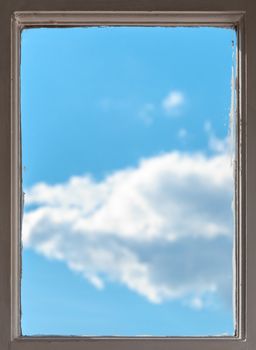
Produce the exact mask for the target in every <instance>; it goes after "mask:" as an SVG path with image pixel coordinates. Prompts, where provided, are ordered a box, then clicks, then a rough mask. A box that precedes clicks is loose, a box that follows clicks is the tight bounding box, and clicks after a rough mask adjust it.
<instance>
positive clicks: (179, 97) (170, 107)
mask: <svg viewBox="0 0 256 350" xmlns="http://www.w3.org/2000/svg"><path fill="white" fill-rule="evenodd" d="M184 102H185V97H184V94H183V93H182V92H181V91H177V90H173V91H171V92H170V93H169V94H168V95H167V96H166V97H165V99H164V100H163V103H162V105H163V108H164V110H165V111H166V112H167V113H169V114H173V113H175V114H176V113H177V112H178V108H179V107H181V106H182V105H183V104H184Z"/></svg>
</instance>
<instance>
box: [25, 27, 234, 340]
mask: <svg viewBox="0 0 256 350" xmlns="http://www.w3.org/2000/svg"><path fill="white" fill-rule="evenodd" d="M235 41H236V37H235V32H234V31H233V30H231V29H221V28H159V27H156V28H142V27H137V28H136V27H133V28H127V27H116V28H63V29H57V28H52V29H46V28H39V29H26V30H24V31H23V32H22V47H21V118H22V160H23V187H24V192H25V193H26V195H25V217H24V233H23V244H24V249H23V255H22V258H23V262H22V266H23V272H22V332H23V334H25V335H35V334H44V335H46V334H57V335H70V334H72V335H173V336H187V335H192V336H194V335H221V334H231V335H232V334H234V326H233V311H234V310H233V308H232V242H233V221H232V220H233V217H232V210H231V206H232V191H233V187H232V168H231V167H230V157H229V156H230V154H229V153H228V152H229V151H228V137H227V136H228V132H229V119H230V104H231V69H232V64H233V63H234V62H233V60H234V58H232V57H233V56H232V55H233V51H234V48H233V45H232V42H233V43H234V44H235ZM150 169H152V172H151V170H150ZM170 169H171V170H170ZM151 174H152V175H151ZM74 177H75V178H74ZM72 179H73V180H72ZM38 184H41V187H40V185H38ZM38 186H39V187H38ZM165 194H166V195H165ZM167 194H170V195H169V196H167ZM129 196H131V198H130V197H129ZM170 198H171V199H170ZM91 203H92V204H91ZM177 203H178V204H177ZM160 204H161V205H160ZM160 207H161V208H160ZM152 208H155V209H154V211H153V209H152ZM113 211H115V212H116V213H117V214H113ZM175 213H176V214H175ZM143 220H144V221H143ZM145 232H146V233H145ZM95 252H96V253H95ZM203 252H205V254H203ZM95 255H96V256H95ZM127 264H128V265H129V266H128V265H127ZM203 265H207V266H206V267H205V269H204V268H203V267H204V266H203ZM116 266H119V267H118V268H117V267H116ZM127 266H128V267H127ZM131 266H132V267H131ZM191 276H192V277H191ZM193 276H194V277H193ZM209 276H210V277H209Z"/></svg>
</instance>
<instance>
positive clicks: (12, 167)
mask: <svg viewBox="0 0 256 350" xmlns="http://www.w3.org/2000/svg"><path fill="white" fill-rule="evenodd" d="M255 16H256V6H255V4H254V1H253V0H247V1H243V0H236V1H231V0H214V1H211V0H205V1H201V0H173V1H172V2H170V1H168V0H158V1H153V0H148V1H146V0H141V1H133V0H131V1H129V2H128V1H127V2H124V1H121V0H87V1H80V0H74V1H73V2H72V1H71V0H44V1H39V0H34V1H33V0H27V1H21V0H10V1H6V2H5V1H3V2H1V4H0V28H1V39H2V40H1V41H0V46H1V53H2V54H1V55H0V67H1V68H0V72H1V81H0V159H1V167H0V194H1V195H0V322H1V323H0V324H1V329H0V348H1V349H2V350H34V349H37V350H41V349H44V350H60V349H63V350H67V349H72V350H82V349H83V350H103V349H104V350H110V349H111V350H120V349H122V350H141V349H145V350H167V349H169V350H254V349H255V348H256V332H255V330H254V327H255V324H256V303H255V295H256V276H255V273H254V269H255V267H256V254H255V251H254V250H255V247H256V235H255V233H254V231H255V229H256V215H255V214H254V208H256V159H255V158H256V156H255V154H256V151H255V150H256V137H255V134H256V117H255V116H254V113H256V65H255V62H256V45H255V43H254V41H255V38H256V20H255ZM92 25H127V26H129V25H143V26H154V25H162V26H167V25H168V26H228V27H230V26H233V27H235V28H236V30H237V33H238V71H237V106H238V113H237V167H236V168H237V176H236V180H237V183H236V204H237V205H236V219H237V224H236V227H237V230H236V260H237V268H236V288H237V300H236V313H237V334H236V335H235V336H234V337H229V336H221V337H65V336H59V337H56V336H51V337H50V336H47V337H46V336H41V337H31V336H30V337H28V336H26V337H25V336H21V332H20V272H21V266H20V265H21V264H20V249H21V248H20V247H21V245H20V229H21V217H22V212H21V211H22V210H21V209H22V188H21V149H20V148H21V146H20V141H21V137H20V86H19V85H20V81H19V77H20V71H19V70H20V33H21V30H22V29H24V28H29V27H45V26H48V27H52V26H54V27H61V26H62V27H64V26H65V27H66V26H92ZM254 305H255V306H254ZM135 321H136V320H135Z"/></svg>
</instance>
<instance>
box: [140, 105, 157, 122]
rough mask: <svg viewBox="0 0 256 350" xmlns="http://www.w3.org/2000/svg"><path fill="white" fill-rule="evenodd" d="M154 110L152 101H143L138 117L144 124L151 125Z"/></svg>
mask: <svg viewBox="0 0 256 350" xmlns="http://www.w3.org/2000/svg"><path fill="white" fill-rule="evenodd" d="M154 110H155V106H154V104H153V103H145V104H144V105H143V106H142V107H141V109H140V110H139V113H138V115H139V117H140V119H141V120H142V121H143V122H144V123H145V124H146V125H151V124H152V122H153V112H154Z"/></svg>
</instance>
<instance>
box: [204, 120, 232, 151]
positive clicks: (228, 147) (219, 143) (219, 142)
mask: <svg viewBox="0 0 256 350" xmlns="http://www.w3.org/2000/svg"><path fill="white" fill-rule="evenodd" d="M204 130H205V131H206V133H207V134H208V140H209V141H208V146H209V149H210V150H212V151H213V152H215V153H224V152H226V153H228V152H229V153H230V154H231V152H232V137H231V135H228V136H227V137H226V138H224V139H221V138H219V137H217V136H216V135H215V133H214V130H213V128H212V125H211V123H210V122H209V121H206V122H205V123H204Z"/></svg>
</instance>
